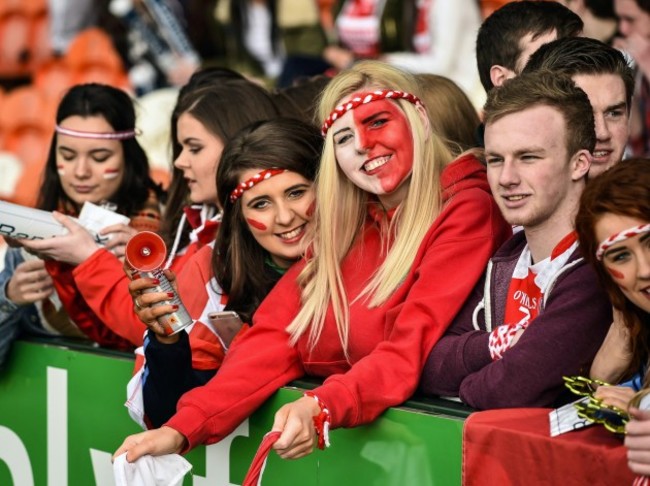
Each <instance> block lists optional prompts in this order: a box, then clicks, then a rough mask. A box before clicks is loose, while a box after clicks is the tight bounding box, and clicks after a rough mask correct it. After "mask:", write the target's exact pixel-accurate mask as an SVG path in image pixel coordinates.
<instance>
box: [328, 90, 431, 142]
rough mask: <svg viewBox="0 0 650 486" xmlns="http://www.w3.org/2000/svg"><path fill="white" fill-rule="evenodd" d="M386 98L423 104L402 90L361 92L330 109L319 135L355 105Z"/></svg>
mask: <svg viewBox="0 0 650 486" xmlns="http://www.w3.org/2000/svg"><path fill="white" fill-rule="evenodd" d="M386 98H390V99H394V100H406V101H409V102H410V103H413V104H414V105H419V106H423V105H422V102H421V101H420V98H418V97H417V96H415V95H413V94H411V93H406V92H404V91H396V90H389V89H379V90H377V91H372V92H370V93H361V94H359V95H357V96H355V97H354V98H352V99H351V100H349V101H347V102H346V103H342V104H340V105H339V106H337V107H336V108H334V109H333V110H332V113H330V114H329V116H328V117H327V118H326V119H325V121H324V122H323V126H322V127H321V135H323V137H324V136H325V135H326V134H327V130H329V129H330V127H331V126H332V124H333V123H334V122H335V121H336V120H337V119H339V118H340V117H342V116H343V115H345V114H346V113H347V112H348V111H350V110H354V109H355V108H356V107H357V106H360V105H365V104H367V103H372V102H373V101H379V100H384V99H386Z"/></svg>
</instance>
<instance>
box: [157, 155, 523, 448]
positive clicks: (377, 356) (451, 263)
mask: <svg viewBox="0 0 650 486" xmlns="http://www.w3.org/2000/svg"><path fill="white" fill-rule="evenodd" d="M442 182H443V186H444V194H445V205H444V208H443V210H442V212H441V214H440V215H439V217H438V218H437V219H436V220H435V221H434V222H433V224H432V225H431V227H430V228H429V231H428V232H427V234H426V235H425V237H424V240H423V241H422V243H421V245H420V248H419V250H418V252H417V255H416V257H415V260H414V262H413V266H412V268H411V270H410V271H409V273H408V274H407V275H406V277H405V279H404V282H403V283H402V285H400V287H399V288H397V289H396V291H395V292H394V294H393V295H392V296H391V297H390V298H389V299H388V300H387V301H386V302H385V303H384V304H383V305H381V306H379V307H376V308H372V309H370V308H368V307H367V306H366V305H365V304H364V303H363V302H355V303H353V304H352V305H350V336H349V350H348V351H349V356H350V362H348V361H346V359H345V357H344V355H343V350H342V349H341V345H340V342H339V337H338V334H337V331H336V324H335V321H334V318H333V314H332V311H331V309H330V311H329V313H328V315H327V317H326V321H325V325H324V328H323V332H322V334H321V337H320V340H319V342H318V344H317V346H316V348H315V349H314V350H313V351H312V352H310V351H309V349H308V347H307V336H303V337H302V338H301V339H300V340H299V342H298V344H297V346H296V347H290V346H289V340H288V335H287V333H286V331H285V328H286V326H287V325H288V324H289V323H290V322H291V321H292V319H293V318H294V317H295V316H296V314H297V313H298V310H299V309H300V289H299V288H298V286H297V285H296V277H297V276H298V274H299V273H300V271H301V270H302V269H303V267H304V262H299V263H297V264H295V265H294V266H293V267H292V268H291V269H290V270H289V271H288V272H287V273H286V274H285V276H284V277H283V278H282V279H281V280H280V282H278V284H277V285H276V286H275V288H274V289H273V290H272V291H271V293H270V294H269V295H268V296H267V298H266V299H265V301H264V302H263V303H262V305H261V306H260V307H259V308H258V310H257V312H256V314H255V318H254V321H253V322H254V325H253V326H252V327H251V329H250V330H249V331H248V332H247V333H246V334H244V336H242V338H241V339H240V340H239V341H238V342H237V344H235V345H233V346H232V347H231V349H230V351H229V353H228V354H227V355H226V359H225V360H224V362H223V365H222V367H221V369H220V370H219V372H218V373H217V374H216V375H215V377H214V378H213V379H212V380H211V381H210V382H209V383H208V384H207V385H206V386H203V387H199V388H196V389H194V390H192V391H190V392H188V393H186V394H185V395H184V396H183V398H181V400H180V401H179V403H178V411H177V413H176V415H174V416H173V417H172V418H171V419H170V420H169V422H168V423H167V424H166V425H168V426H170V427H172V428H174V429H176V430H177V431H179V432H181V433H182V434H183V435H185V437H186V438H187V440H188V444H189V448H193V447H195V446H196V445H198V444H200V443H213V442H217V441H219V440H220V439H222V438H224V437H226V436H227V435H228V434H229V433H230V432H232V430H234V429H235V427H236V426H237V425H238V424H239V423H241V422H242V421H243V420H244V419H245V418H246V417H248V416H249V415H250V414H251V413H252V412H253V411H255V409H257V407H259V406H260V405H261V404H262V403H263V402H264V401H265V400H266V399H267V398H268V397H270V396H271V395H272V394H273V393H274V392H275V391H276V390H277V389H278V388H280V387H281V386H283V385H285V384H287V383H288V382H290V381H291V380H293V379H296V378H299V377H301V376H303V375H305V374H309V375H315V376H320V377H327V379H326V380H325V382H324V383H323V385H321V386H320V387H318V388H317V389H316V390H314V393H315V394H316V395H318V396H319V397H320V399H321V400H323V401H324V402H325V403H326V404H327V406H328V408H329V409H330V411H331V414H332V427H351V426H355V425H359V424H363V423H367V422H370V421H371V420H373V419H375V418H376V417H377V416H378V415H379V414H380V413H382V412H383V411H384V410H385V409H386V408H388V407H391V406H394V405H397V404H399V403H402V402H403V401H404V400H406V399H407V398H408V397H409V396H410V395H411V394H412V393H413V391H414V390H415V388H416V385H417V383H418V380H419V377H420V373H421V370H422V367H423V365H424V363H425V361H426V358H427V356H428V354H429V351H430V350H431V348H432V347H433V345H434V344H435V342H436V341H437V340H438V339H439V338H440V336H441V335H442V334H443V333H444V331H445V329H446V328H447V326H448V325H449V324H450V323H451V321H452V319H453V318H454V316H455V315H456V313H457V312H458V310H459V309H460V308H461V306H462V305H463V302H464V301H465V299H466V298H467V297H468V296H469V294H470V292H471V290H472V288H473V287H474V285H475V284H476V282H477V281H478V279H479V277H480V276H481V274H482V273H483V271H484V269H485V266H486V264H487V261H488V259H489V258H490V256H491V255H492V254H493V253H494V251H495V250H496V248H498V247H499V246H500V245H501V243H503V242H504V241H505V240H506V239H507V238H508V237H509V236H510V234H511V230H510V227H509V226H508V225H507V224H506V222H505V221H504V220H503V218H502V217H501V214H500V212H499V209H498V207H497V205H496V203H495V201H494V199H493V198H492V196H491V194H490V190H489V186H488V184H487V181H486V176H485V168H484V167H483V166H482V165H481V164H480V163H479V162H478V161H477V160H476V159H475V158H474V157H473V156H465V157H462V158H461V159H459V160H456V161H455V162H453V163H452V164H451V165H449V166H448V167H447V168H446V169H445V171H444V173H443V177H442ZM383 259H384V256H383V255H382V251H381V242H380V234H379V231H378V225H377V224H376V222H375V221H373V220H372V219H371V218H368V220H367V221H366V224H365V226H364V228H363V230H362V232H361V234H360V235H359V238H358V240H357V241H356V243H355V244H354V246H353V248H352V249H351V250H350V252H349V254H348V255H347V256H346V257H345V258H344V260H343V262H342V277H343V282H344V285H345V287H346V290H347V295H348V299H349V302H353V301H354V298H355V297H356V296H357V295H358V294H359V293H360V292H361V290H362V289H363V288H364V287H365V285H366V283H367V282H368V279H369V277H370V276H371V275H372V273H373V272H374V271H375V270H376V268H377V267H378V266H379V265H381V263H382V262H383ZM278 303H282V304H281V305H278Z"/></svg>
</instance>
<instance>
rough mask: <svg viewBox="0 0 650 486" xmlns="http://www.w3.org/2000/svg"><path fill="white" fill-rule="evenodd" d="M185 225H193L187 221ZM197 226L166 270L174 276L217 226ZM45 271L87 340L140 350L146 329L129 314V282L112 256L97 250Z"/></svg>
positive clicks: (212, 223)
mask: <svg viewBox="0 0 650 486" xmlns="http://www.w3.org/2000/svg"><path fill="white" fill-rule="evenodd" d="M188 221H189V222H190V224H195V223H194V220H192V219H191V218H188ZM198 223H199V224H200V225H201V226H200V227H199V232H198V234H197V238H196V240H195V241H193V242H192V243H190V245H189V246H188V247H187V249H186V251H185V252H184V254H183V255H181V256H180V257H179V258H176V259H174V260H173V263H172V265H171V267H170V268H171V269H172V270H173V271H174V272H175V273H177V274H178V272H179V271H180V269H181V268H182V267H183V266H184V265H185V263H186V262H188V261H189V259H190V257H191V256H192V255H193V254H195V253H196V252H197V251H198V250H199V249H200V248H202V247H203V246H204V245H205V244H207V243H209V242H210V241H212V240H214V237H215V235H216V229H217V227H218V223H217V222H216V221H205V222H202V221H198ZM193 227H195V226H193ZM46 268H47V270H48V272H49V273H50V275H51V276H52V280H53V281H54V286H55V288H56V291H57V293H58V295H59V298H60V299H61V303H62V304H63V306H64V307H65V309H66V311H67V312H68V315H69V316H70V318H71V319H72V321H73V322H74V323H75V324H76V325H77V327H79V329H80V330H81V331H82V332H83V333H84V334H86V335H87V336H88V337H89V338H90V339H92V340H93V341H95V342H96V343H98V344H99V345H100V346H105V347H110V348H117V349H133V348H134V347H137V346H142V340H143V336H144V332H145V330H146V329H147V327H146V326H145V325H144V324H143V323H142V321H140V319H139V318H138V316H137V314H136V313H135V312H134V311H133V301H132V300H131V295H130V294H129V289H128V284H129V279H128V277H127V276H126V274H125V273H124V270H123V269H122V262H121V261H120V260H118V259H117V258H116V257H115V255H113V254H112V253H111V252H109V251H107V250H105V249H103V248H100V249H99V250H97V251H96V252H95V253H93V254H92V255H91V256H90V258H88V259H87V260H85V261H84V262H82V263H80V264H79V265H77V266H76V267H72V266H71V265H68V264H65V263H61V262H56V261H51V260H50V261H48V262H46Z"/></svg>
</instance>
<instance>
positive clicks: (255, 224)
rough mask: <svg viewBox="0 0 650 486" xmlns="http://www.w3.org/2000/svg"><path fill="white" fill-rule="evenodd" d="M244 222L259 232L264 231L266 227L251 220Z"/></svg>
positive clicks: (247, 219)
mask: <svg viewBox="0 0 650 486" xmlns="http://www.w3.org/2000/svg"><path fill="white" fill-rule="evenodd" d="M246 222H247V223H248V224H249V225H250V226H252V227H253V228H255V229H258V230H260V231H266V229H267V228H266V225H265V224H264V223H261V222H259V221H256V220H254V219H253V218H246Z"/></svg>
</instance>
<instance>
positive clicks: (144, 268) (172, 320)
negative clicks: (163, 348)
mask: <svg viewBox="0 0 650 486" xmlns="http://www.w3.org/2000/svg"><path fill="white" fill-rule="evenodd" d="M166 255H167V248H166V246H165V242H164V241H163V239H162V238H161V237H160V236H158V235H157V234H156V233H152V232H151V231H141V232H140V233H137V234H136V235H134V236H133V237H132V238H131V239H130V240H129V241H128V242H127V243H126V250H125V261H126V265H127V267H128V271H129V273H130V276H131V277H133V276H134V275H140V277H143V278H156V279H158V281H159V282H160V284H159V285H157V286H155V287H152V288H149V289H146V290H145V291H144V292H145V293H149V292H164V293H168V294H170V295H171V294H173V295H174V297H172V298H170V299H169V300H166V301H162V302H158V303H156V304H153V305H154V306H158V305H168V304H170V305H177V306H178V308H177V310H176V311H174V312H172V313H170V314H165V315H163V316H160V317H158V318H157V321H158V323H159V324H160V325H161V326H162V327H163V329H164V330H165V333H166V334H167V335H168V336H171V335H172V334H176V333H177V332H179V331H180V330H182V329H184V328H186V327H187V326H189V325H190V324H192V322H193V321H192V318H191V317H190V314H189V313H188V312H187V309H186V308H185V306H184V305H183V302H181V299H180V298H179V296H178V293H177V292H176V291H175V290H174V288H173V287H172V285H171V283H170V282H169V280H167V277H165V275H164V273H163V263H164V261H165V257H166Z"/></svg>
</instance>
